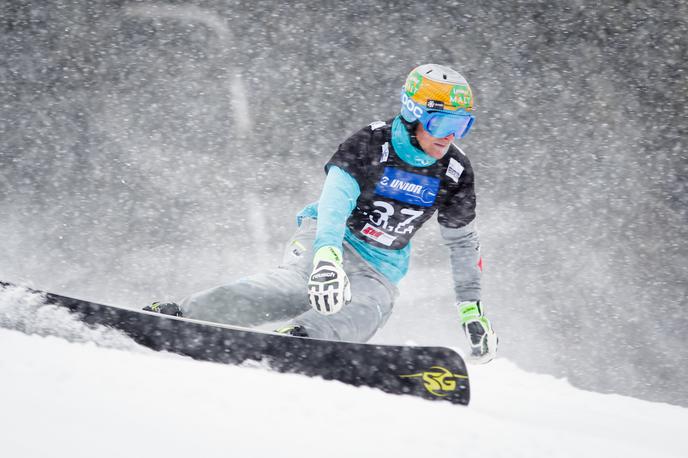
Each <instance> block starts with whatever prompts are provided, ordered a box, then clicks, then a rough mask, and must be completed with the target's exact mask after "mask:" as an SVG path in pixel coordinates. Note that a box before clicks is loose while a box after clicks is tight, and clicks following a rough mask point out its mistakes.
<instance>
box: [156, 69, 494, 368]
mask: <svg viewBox="0 0 688 458" xmlns="http://www.w3.org/2000/svg"><path fill="white" fill-rule="evenodd" d="M400 96H401V113H400V115H398V116H396V117H395V118H393V119H390V120H388V121H376V122H373V123H371V124H370V125H368V126H366V127H364V128H363V129H361V130H360V131H358V132H356V133H355V134H353V135H352V136H351V137H349V138H348V139H347V140H345V141H344V143H342V144H341V145H340V146H339V148H338V150H337V151H336V152H335V154H334V155H333V156H332V158H331V159H330V160H329V161H328V162H327V164H326V165H325V171H326V174H327V176H326V179H325V184H324V186H323V189H322V193H321V195H320V199H319V200H318V201H317V202H315V203H312V204H310V205H307V206H306V207H305V208H304V209H303V210H302V211H301V212H300V213H299V214H298V215H297V225H298V228H297V230H296V232H295V234H294V235H293V237H292V238H291V240H290V241H289V242H288V244H287V247H286V250H285V253H284V258H283V261H282V263H281V265H279V267H277V268H275V269H273V270H270V271H268V272H264V273H259V274H255V275H251V276H248V277H244V278H241V279H239V280H238V281H236V282H234V283H231V284H228V285H223V286H218V287H216V288H212V289H209V290H206V291H202V292H200V293H196V294H193V295H191V296H189V297H187V298H185V299H183V300H182V301H180V303H179V305H177V304H175V303H166V304H161V303H153V304H152V305H151V306H148V307H146V309H147V310H153V311H157V312H161V313H167V314H173V315H174V314H176V315H180V316H181V315H183V316H185V317H190V318H197V319H201V320H207V321H215V322H223V323H230V324H235V325H241V326H255V325H258V324H261V323H266V322H271V321H277V320H290V321H289V324H288V325H287V326H285V327H283V328H281V329H279V330H278V332H283V333H286V334H291V335H294V336H300V337H316V338H322V339H332V340H346V341H356V342H365V341H367V340H369V339H370V338H371V337H372V336H373V335H374V334H375V332H376V331H377V330H378V329H380V328H381V327H382V326H383V325H384V324H385V322H386V321H387V319H388V318H389V316H390V314H391V312H392V307H393V304H394V301H395V299H396V297H397V295H398V290H397V287H396V284H397V283H398V282H399V281H400V280H401V279H402V277H404V275H405V274H406V272H407V270H408V264H409V256H410V249H411V247H410V244H409V241H410V240H411V238H412V237H413V235H414V234H415V233H416V232H417V231H418V229H420V227H421V226H422V225H423V224H424V223H425V222H426V221H427V220H428V219H430V217H431V216H432V215H433V214H434V213H435V211H437V212H438V218H437V219H438V222H439V224H440V231H441V234H442V237H443V238H444V239H445V240H446V242H447V246H448V247H449V250H450V260H451V267H452V272H453V280H454V290H455V294H456V298H457V306H458V312H459V316H460V322H461V325H462V327H463V330H464V332H465V335H466V336H467V338H468V343H469V345H470V348H471V356H472V359H473V360H474V361H477V362H487V361H490V360H491V359H492V358H493V357H494V355H495V352H496V349H497V337H496V335H495V333H494V331H493V329H492V326H491V325H490V321H489V320H488V319H487V317H486V316H485V315H484V312H483V308H482V305H481V303H480V292H481V287H480V282H481V274H482V259H481V257H480V245H479V240H478V233H477V230H476V225H475V216H476V215H475V205H476V197H475V192H474V186H473V170H472V168H471V165H470V162H469V160H468V158H467V157H466V155H465V153H464V152H463V151H462V150H461V149H460V148H458V147H457V146H456V145H454V144H453V143H452V142H453V141H454V140H455V139H460V138H464V137H465V136H466V135H467V134H468V132H469V131H470V128H471V126H472V124H473V121H474V117H473V114H472V113H473V94H472V92H471V88H470V86H469V85H468V83H467V81H466V80H465V79H464V77H463V76H461V74H459V73H458V72H456V71H454V70H452V69H451V68H448V67H445V66H441V65H436V64H426V65H421V66H419V67H417V68H415V69H414V70H413V71H412V72H411V73H410V74H409V75H408V77H407V79H406V83H405V85H404V86H403V88H402V89H401V94H400ZM306 298H307V299H306ZM309 305H310V307H309Z"/></svg>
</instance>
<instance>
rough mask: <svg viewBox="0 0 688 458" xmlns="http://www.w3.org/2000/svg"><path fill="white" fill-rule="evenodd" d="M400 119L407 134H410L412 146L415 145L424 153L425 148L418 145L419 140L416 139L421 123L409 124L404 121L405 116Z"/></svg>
mask: <svg viewBox="0 0 688 458" xmlns="http://www.w3.org/2000/svg"><path fill="white" fill-rule="evenodd" d="M400 118H401V123H402V124H403V125H404V127H405V128H406V132H408V134H409V138H410V139H411V145H413V146H415V147H416V148H418V149H419V150H421V151H423V148H421V146H420V143H418V139H417V138H416V129H417V128H418V125H419V124H420V121H413V122H408V121H407V120H405V119H404V117H403V116H400Z"/></svg>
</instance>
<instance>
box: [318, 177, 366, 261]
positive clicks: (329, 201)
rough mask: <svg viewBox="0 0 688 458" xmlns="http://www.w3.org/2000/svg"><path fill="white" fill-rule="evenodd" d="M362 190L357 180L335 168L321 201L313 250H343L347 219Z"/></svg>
mask: <svg viewBox="0 0 688 458" xmlns="http://www.w3.org/2000/svg"><path fill="white" fill-rule="evenodd" d="M360 195H361V188H360V187H359V185H358V182H357V181H356V179H355V178H354V177H352V176H351V175H349V174H348V173H347V172H345V171H344V170H342V169H341V168H339V167H337V166H336V165H332V166H330V167H329V169H328V170H327V178H325V185H324V186H323V190H322V193H321V194H320V200H319V201H318V227H317V230H316V233H315V241H314V242H313V251H314V252H316V251H318V249H319V248H322V247H324V246H335V247H337V248H339V250H342V241H343V240H344V231H345V229H346V220H347V219H348V218H349V215H351V212H352V211H353V209H354V208H355V207H356V201H357V200H358V196H360Z"/></svg>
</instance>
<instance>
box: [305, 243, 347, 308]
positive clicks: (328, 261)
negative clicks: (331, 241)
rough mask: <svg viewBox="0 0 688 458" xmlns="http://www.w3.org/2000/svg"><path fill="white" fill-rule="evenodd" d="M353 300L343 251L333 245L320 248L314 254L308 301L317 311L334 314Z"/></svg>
mask: <svg viewBox="0 0 688 458" xmlns="http://www.w3.org/2000/svg"><path fill="white" fill-rule="evenodd" d="M350 300H351V285H349V278H348V277H347V276H346V272H344V269H342V252H341V251H340V250H339V249H338V248H337V247H333V246H324V247H322V248H320V249H319V250H318V251H317V252H316V253H315V256H313V273H311V276H310V279H309V280H308V302H309V303H310V304H311V307H313V308H314V309H315V310H316V311H317V312H319V313H322V314H323V315H332V314H333V313H337V312H339V311H340V310H341V309H342V307H343V306H344V304H346V303H347V302H349V301H350Z"/></svg>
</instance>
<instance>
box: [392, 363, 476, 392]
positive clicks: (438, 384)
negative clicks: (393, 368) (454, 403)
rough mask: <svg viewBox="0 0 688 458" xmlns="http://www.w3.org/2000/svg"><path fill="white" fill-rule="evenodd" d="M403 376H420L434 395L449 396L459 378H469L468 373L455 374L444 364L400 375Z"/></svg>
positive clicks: (454, 389)
mask: <svg viewBox="0 0 688 458" xmlns="http://www.w3.org/2000/svg"><path fill="white" fill-rule="evenodd" d="M400 377H401V378H420V379H421V380H423V384H424V385H425V389H426V390H428V392H429V393H430V394H432V395H434V396H440V397H444V396H448V395H450V394H451V393H453V392H454V391H456V388H457V384H456V380H457V379H468V376H467V375H461V374H453V373H452V372H451V371H450V370H449V369H446V368H444V367H442V366H432V367H431V368H430V369H429V370H427V371H425V372H420V373H418V374H409V375H400Z"/></svg>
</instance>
